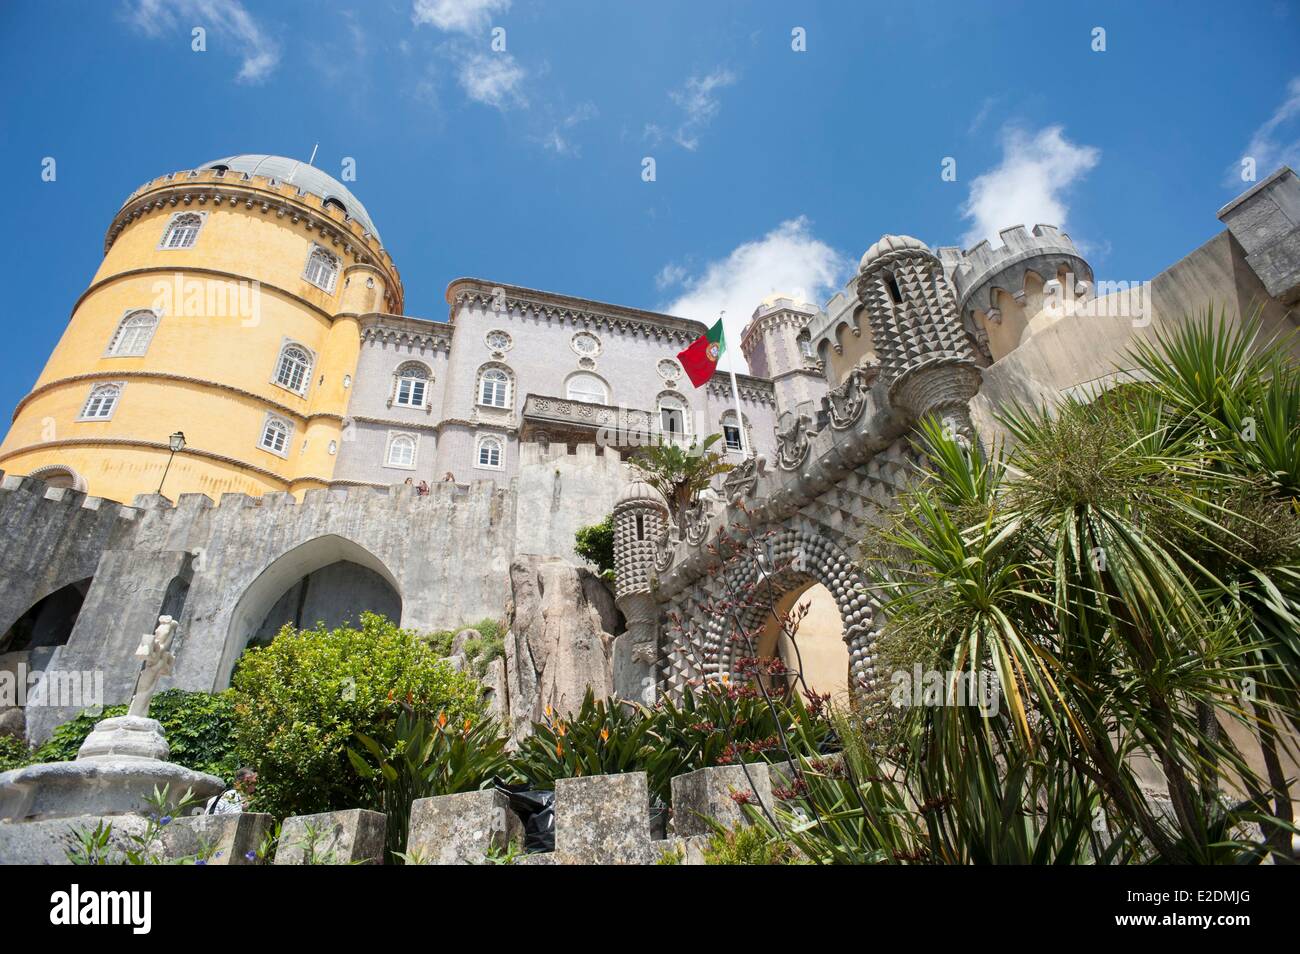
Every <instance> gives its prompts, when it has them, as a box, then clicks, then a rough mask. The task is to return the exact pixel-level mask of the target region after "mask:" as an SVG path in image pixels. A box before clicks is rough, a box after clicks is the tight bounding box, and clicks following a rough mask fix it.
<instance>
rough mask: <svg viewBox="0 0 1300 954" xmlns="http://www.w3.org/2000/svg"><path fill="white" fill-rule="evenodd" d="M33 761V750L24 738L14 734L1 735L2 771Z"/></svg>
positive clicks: (0, 764) (0, 770)
mask: <svg viewBox="0 0 1300 954" xmlns="http://www.w3.org/2000/svg"><path fill="white" fill-rule="evenodd" d="M31 761H32V750H31V749H29V748H28V747H27V743H26V742H24V741H23V740H22V739H19V738H16V737H14V736H12V735H0V772H8V771H11V770H12V769H16V768H22V767H23V766H24V765H28V764H30V763H31Z"/></svg>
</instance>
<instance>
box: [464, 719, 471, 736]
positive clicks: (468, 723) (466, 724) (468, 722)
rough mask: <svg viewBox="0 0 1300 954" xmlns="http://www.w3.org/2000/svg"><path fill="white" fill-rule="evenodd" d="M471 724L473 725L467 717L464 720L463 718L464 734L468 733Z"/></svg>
mask: <svg viewBox="0 0 1300 954" xmlns="http://www.w3.org/2000/svg"><path fill="white" fill-rule="evenodd" d="M471 725H473V723H472V722H471V721H470V720H469V719H466V720H465V734H466V735H469V727H470V726H471Z"/></svg>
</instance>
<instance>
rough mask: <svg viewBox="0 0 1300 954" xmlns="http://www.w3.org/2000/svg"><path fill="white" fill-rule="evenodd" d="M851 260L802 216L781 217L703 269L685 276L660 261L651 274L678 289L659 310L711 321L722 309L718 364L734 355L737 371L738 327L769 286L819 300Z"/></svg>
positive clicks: (829, 291)
mask: <svg viewBox="0 0 1300 954" xmlns="http://www.w3.org/2000/svg"><path fill="white" fill-rule="evenodd" d="M851 266H852V262H851V260H850V259H848V258H846V257H845V256H843V255H841V254H840V253H839V252H837V251H835V249H833V248H831V247H830V246H829V245H827V244H826V243H825V242H822V241H820V240H819V239H817V238H816V237H814V236H813V234H812V233H811V232H810V231H809V222H808V219H807V218H806V217H805V216H800V217H799V218H797V219H789V220H787V221H785V222H782V223H781V224H780V225H778V226H777V227H776V228H774V229H773V230H772V231H770V232H768V233H767V234H766V235H764V236H763V237H762V238H760V239H756V240H754V241H752V242H745V243H744V244H742V245H739V246H737V247H736V248H735V249H734V250H732V252H731V253H730V254H729V255H727V257H726V258H722V259H719V260H717V261H714V262H710V263H709V264H708V265H707V266H706V267H705V268H704V270H703V272H702V273H700V274H698V275H695V276H693V277H692V276H690V275H689V274H688V272H687V270H686V269H685V268H684V267H682V266H679V265H672V264H670V265H665V266H664V268H663V269H662V270H661V271H660V272H659V275H658V276H657V277H656V280H655V281H656V284H658V285H659V287H660V288H665V287H671V286H674V285H677V286H680V287H681V289H682V290H681V293H680V294H679V295H678V296H677V297H676V298H675V299H673V300H672V301H670V302H668V303H667V304H665V305H664V306H662V308H661V309H660V310H661V311H664V312H667V313H668V314H672V315H680V316H682V317H683V318H694V319H695V320H697V321H703V322H705V323H706V324H712V323H713V322H714V321H715V320H717V317H718V311H719V310H722V309H725V310H726V315H725V316H724V318H723V327H724V328H725V330H726V335H727V353H726V355H724V357H723V361H722V364H723V367H727V366H728V361H729V360H734V361H735V368H736V370H737V371H740V370H743V369H744V367H745V362H744V356H743V355H742V354H741V351H740V333H741V331H742V330H743V329H744V327H745V325H746V324H748V323H749V319H750V317H751V316H752V315H753V313H754V309H755V308H757V307H758V305H759V303H760V302H761V301H762V300H763V299H764V298H766V297H767V296H768V295H771V294H772V293H773V292H782V293H785V294H789V295H792V296H794V297H795V298H796V299H802V300H804V301H808V302H811V303H813V304H814V305H820V304H821V303H822V302H823V301H825V300H826V299H827V298H828V297H830V295H831V294H833V293H834V291H835V289H837V288H838V287H839V286H840V284H841V279H842V276H843V275H844V274H845V273H846V271H848V270H849V269H850V268H851Z"/></svg>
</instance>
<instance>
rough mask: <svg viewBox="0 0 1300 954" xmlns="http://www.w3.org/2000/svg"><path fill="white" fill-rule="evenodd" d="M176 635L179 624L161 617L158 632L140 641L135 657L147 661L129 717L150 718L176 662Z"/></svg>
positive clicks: (137, 683) (136, 686) (141, 671)
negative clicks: (160, 682)
mask: <svg viewBox="0 0 1300 954" xmlns="http://www.w3.org/2000/svg"><path fill="white" fill-rule="evenodd" d="M175 635H176V620H174V619H172V618H171V617H170V616H159V617H158V628H157V629H155V630H154V631H153V632H152V633H146V634H145V635H144V636H142V637H140V645H139V646H137V647H136V650H135V655H136V658H137V659H143V660H144V665H143V666H142V667H141V669H140V675H139V677H138V678H137V679H136V681H135V695H133V696H132V697H131V708H130V709H129V710H128V712H127V714H128V715H133V716H140V717H142V718H143V717H146V716H148V715H149V703H150V701H151V700H152V699H153V694H154V692H155V691H157V688H158V680H159V679H161V678H162V677H163V676H165V675H167V674H168V673H170V672H171V671H172V665H173V664H174V663H175V662H176V654H175V653H173V652H172V639H173V638H174V637H175Z"/></svg>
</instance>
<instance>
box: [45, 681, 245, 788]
mask: <svg viewBox="0 0 1300 954" xmlns="http://www.w3.org/2000/svg"><path fill="white" fill-rule="evenodd" d="M234 702H235V700H234V694H233V693H232V692H231V691H230V690H226V691H225V692H219V693H216V694H215V695H214V694H212V693H207V692H189V691H187V690H184V689H167V690H164V691H163V692H160V693H158V694H157V695H156V696H154V697H153V700H152V701H151V702H150V704H149V716H150V717H151V718H154V719H157V720H158V721H159V722H160V723H162V727H163V733H164V734H165V735H166V737H167V744H168V746H170V747H171V761H173V762H175V763H176V764H177V765H183V766H185V767H186V768H190V769H194V770H195V771H196V772H207V773H208V774H209V775H216V776H219V777H221V778H224V779H226V780H227V781H229V780H230V779H232V778H233V777H234V774H235V769H236V768H238V767H239V762H238V761H237V760H236V757H235V751H234V739H233V730H234ZM126 712H127V707H126V706H106V707H104V708H103V709H102V710H100V711H99V712H98V713H97V714H92V713H91V712H82V713H80V714H79V715H77V717H76V718H74V719H70V720H69V721H67V722H65V723H63V725H61V726H59V727H58V728H57V729H55V730H54V732H53V734H52V735H51V736H50V738H49V739H48V740H47V741H46V742H45V744H44V745H42V746H41V747H40V748H38V749H37V750H36V751H35V752H34V753H32V759H31V761H34V762H71V761H72V760H73V759H75V758H76V757H77V751H78V750H79V749H80V748H81V744H82V743H83V742H85V741H86V736H88V735H90V733H91V730H92V729H94V728H95V725H96V724H97V723H99V722H101V721H102V720H104V719H111V718H113V717H114V716H121V715H126Z"/></svg>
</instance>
